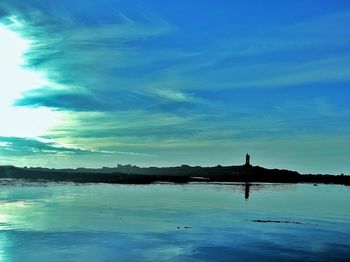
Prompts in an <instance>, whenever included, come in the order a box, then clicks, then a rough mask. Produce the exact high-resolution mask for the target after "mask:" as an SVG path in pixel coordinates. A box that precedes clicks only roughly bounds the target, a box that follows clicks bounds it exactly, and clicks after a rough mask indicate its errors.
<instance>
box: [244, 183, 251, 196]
mask: <svg viewBox="0 0 350 262" xmlns="http://www.w3.org/2000/svg"><path fill="white" fill-rule="evenodd" d="M249 187H250V184H249V183H245V188H244V197H245V200H248V198H249Z"/></svg>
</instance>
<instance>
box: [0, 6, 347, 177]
mask: <svg viewBox="0 0 350 262" xmlns="http://www.w3.org/2000/svg"><path fill="white" fill-rule="evenodd" d="M349 24H350V2H349V1H348V0H332V1H327V0H324V1H323V0H322V1H320V0H307V1H305V0H304V1H302V0H285V1H279V0H269V1H266V0H265V1H263V0H254V1H243V0H242V1H239V0H237V1H231V0H222V1H209V0H201V1H197V0H177V1H170V0H169V1H164V0H134V1H127V0H99V1H94V0H60V1H57V0H46V1H42V0H26V1H21V0H2V1H1V2H0V88H1V93H0V121H1V122H0V123H1V124H0V165H16V166H42V167H52V168H60V167H61V168H63V167H102V166H110V167H112V166H115V165H116V164H118V163H120V164H129V163H130V164H133V165H139V166H175V165H181V164H188V165H202V166H214V165H218V164H220V165H239V164H243V163H244V158H245V154H246V153H249V154H250V155H251V162H252V164H253V165H261V166H265V167H268V168H283V169H292V170H296V171H299V172H301V173H331V174H340V173H350V164H349V159H350V103H349V101H350V89H349V84H350V26H349Z"/></svg>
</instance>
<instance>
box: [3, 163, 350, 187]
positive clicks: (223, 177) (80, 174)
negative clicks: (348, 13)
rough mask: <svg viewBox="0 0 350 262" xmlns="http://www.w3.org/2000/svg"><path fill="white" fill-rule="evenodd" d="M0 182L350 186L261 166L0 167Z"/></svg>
mask: <svg viewBox="0 0 350 262" xmlns="http://www.w3.org/2000/svg"><path fill="white" fill-rule="evenodd" d="M0 178H15V179H30V180H44V181H70V182H77V183H120V184H150V183H155V182H172V183H188V182H271V183H330V184H344V185H350V176H346V175H337V176H335V175H321V174H319V175H311V174H309V175H302V174H299V173H298V172H295V171H289V170H280V169H267V168H263V167H259V166H251V165H242V166H215V167H200V166H197V167H191V166H187V165H183V166H179V167H164V168H158V167H148V168H141V167H137V166H131V165H118V166H117V167H115V168H102V169H87V168H78V169H47V168H18V167H14V166H0Z"/></svg>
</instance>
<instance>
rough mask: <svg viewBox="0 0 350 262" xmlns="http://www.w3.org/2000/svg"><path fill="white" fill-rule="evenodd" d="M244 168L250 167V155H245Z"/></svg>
mask: <svg viewBox="0 0 350 262" xmlns="http://www.w3.org/2000/svg"><path fill="white" fill-rule="evenodd" d="M245 166H251V165H250V155H249V154H246V155H245Z"/></svg>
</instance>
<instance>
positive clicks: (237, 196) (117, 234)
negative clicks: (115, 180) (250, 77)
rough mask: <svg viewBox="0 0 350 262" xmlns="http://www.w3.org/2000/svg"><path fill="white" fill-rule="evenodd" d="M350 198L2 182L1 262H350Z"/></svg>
mask: <svg viewBox="0 0 350 262" xmlns="http://www.w3.org/2000/svg"><path fill="white" fill-rule="evenodd" d="M349 193H350V187H345V186H335V185H318V186H313V185H310V184H297V185H293V184H288V185H272V184H252V185H249V186H247V185H244V184H214V185H213V184H211V185H209V184H187V185H170V184H154V185H109V184H83V185H78V184H71V183H68V184H62V183H61V184H55V183H49V184H39V183H28V182H23V181H22V182H18V181H8V180H6V181H4V180H2V182H1V183H0V261H350V205H349V200H350V194H349ZM246 198H248V199H246ZM254 220H271V221H275V222H277V221H282V222H281V223H275V222H269V223H260V222H253V221H254ZM286 222H288V223H286ZM294 222H296V223H294Z"/></svg>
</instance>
